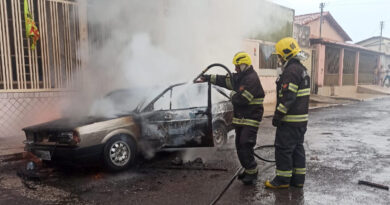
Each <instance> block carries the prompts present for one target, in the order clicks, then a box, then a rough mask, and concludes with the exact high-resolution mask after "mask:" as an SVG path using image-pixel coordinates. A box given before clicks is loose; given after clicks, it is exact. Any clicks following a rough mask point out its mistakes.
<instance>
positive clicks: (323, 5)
mask: <svg viewBox="0 0 390 205" xmlns="http://www.w3.org/2000/svg"><path fill="white" fill-rule="evenodd" d="M324 7H325V3H323V2H322V3H320V9H321V17H320V38H322V13H323V12H324Z"/></svg>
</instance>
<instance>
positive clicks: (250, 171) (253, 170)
mask: <svg viewBox="0 0 390 205" xmlns="http://www.w3.org/2000/svg"><path fill="white" fill-rule="evenodd" d="M256 172H257V167H256V168H254V169H245V173H247V174H256Z"/></svg>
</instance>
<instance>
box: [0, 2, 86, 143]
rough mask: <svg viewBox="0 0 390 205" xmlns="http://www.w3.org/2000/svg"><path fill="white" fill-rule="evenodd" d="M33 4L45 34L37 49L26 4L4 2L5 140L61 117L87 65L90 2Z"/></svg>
mask: <svg viewBox="0 0 390 205" xmlns="http://www.w3.org/2000/svg"><path fill="white" fill-rule="evenodd" d="M27 2H29V3H28V4H29V8H30V13H31V14H32V16H33V18H34V21H35V23H36V25H37V27H38V28H39V32H40V39H39V41H38V43H37V46H36V49H31V47H30V43H31V42H30V39H27V38H26V34H25V19H24V9H23V8H24V1H14V0H2V1H0V34H1V35H0V137H13V136H20V135H22V130H21V128H22V127H25V126H27V125H31V124H35V123H40V122H44V121H47V120H51V119H54V118H58V117H59V116H60V115H61V113H60V112H61V109H60V105H61V103H63V102H64V99H65V98H66V96H69V95H72V93H73V92H74V91H73V90H72V88H70V85H71V81H72V79H73V78H74V77H75V76H76V75H77V73H78V72H80V71H81V70H82V69H83V66H84V63H85V61H83V58H82V54H81V49H80V48H84V47H85V45H86V43H87V41H88V36H87V33H86V31H87V23H86V18H85V15H86V5H85V3H84V1H80V2H79V1H75V0H56V1H50V0H40V1H27Z"/></svg>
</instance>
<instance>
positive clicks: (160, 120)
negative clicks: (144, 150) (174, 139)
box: [140, 88, 172, 147]
mask: <svg viewBox="0 0 390 205" xmlns="http://www.w3.org/2000/svg"><path fill="white" fill-rule="evenodd" d="M171 92H172V89H171V88H168V89H166V90H165V91H163V92H162V93H161V94H160V95H158V96H157V97H156V98H155V99H154V100H152V102H151V103H150V104H149V105H148V106H147V107H146V108H145V109H144V111H143V112H142V113H141V114H140V119H141V120H140V122H141V123H140V124H141V131H142V139H141V140H144V141H147V142H148V143H149V144H152V145H154V147H162V146H164V145H165V144H166V141H167V139H168V123H169V119H170V116H171V114H170V112H171V111H170V106H171V105H170V103H171Z"/></svg>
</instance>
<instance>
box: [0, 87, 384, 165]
mask: <svg viewBox="0 0 390 205" xmlns="http://www.w3.org/2000/svg"><path fill="white" fill-rule="evenodd" d="M389 93H390V92H389ZM386 96H387V95H386V94H368V93H351V94H349V95H348V96H344V97H337V96H335V97H328V96H319V95H314V94H311V95H310V105H309V106H310V107H309V109H317V108H323V107H330V106H337V105H345V104H350V103H353V102H356V101H365V100H370V99H378V98H383V97H386ZM275 107H276V105H275V103H267V104H264V115H263V117H264V118H268V117H272V116H273V114H274V111H275ZM24 140H25V137H24V136H19V137H13V138H1V137H0V161H1V160H2V159H4V158H7V157H12V156H14V155H15V154H20V153H22V152H24V144H23V141H24Z"/></svg>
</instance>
